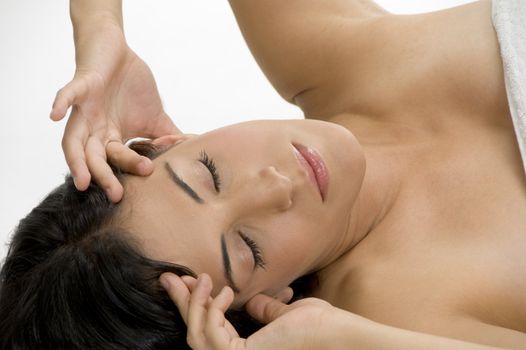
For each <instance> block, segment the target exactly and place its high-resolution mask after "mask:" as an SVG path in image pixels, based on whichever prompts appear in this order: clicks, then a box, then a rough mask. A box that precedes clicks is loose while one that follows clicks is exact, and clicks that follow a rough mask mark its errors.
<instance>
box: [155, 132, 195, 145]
mask: <svg viewBox="0 0 526 350" xmlns="http://www.w3.org/2000/svg"><path fill="white" fill-rule="evenodd" d="M195 136H197V135H195V134H183V133H181V134H175V135H165V136H161V137H158V138H156V139H153V140H152V144H153V145H156V146H171V145H176V144H178V143H181V142H183V141H186V140H188V139H190V138H192V137H195Z"/></svg>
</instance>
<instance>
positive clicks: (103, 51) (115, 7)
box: [70, 0, 129, 75]
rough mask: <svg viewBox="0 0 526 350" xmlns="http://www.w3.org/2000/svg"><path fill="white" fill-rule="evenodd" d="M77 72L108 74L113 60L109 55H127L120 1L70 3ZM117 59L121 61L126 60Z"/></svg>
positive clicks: (80, 1) (113, 66)
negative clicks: (94, 71)
mask: <svg viewBox="0 0 526 350" xmlns="http://www.w3.org/2000/svg"><path fill="white" fill-rule="evenodd" d="M70 16H71V22H72V24H73V33H74V39H75V62H76V64H77V71H85V70H97V71H99V73H101V74H102V75H105V74H110V72H111V71H112V69H114V68H115V64H120V63H122V62H118V61H117V60H115V59H113V60H112V59H109V58H108V55H109V53H116V52H117V53H118V52H128V51H129V50H128V46H127V43H126V38H125V36H124V31H123V19H122V1H121V0H70ZM125 57H126V56H125V55H122V56H120V59H123V58H125Z"/></svg>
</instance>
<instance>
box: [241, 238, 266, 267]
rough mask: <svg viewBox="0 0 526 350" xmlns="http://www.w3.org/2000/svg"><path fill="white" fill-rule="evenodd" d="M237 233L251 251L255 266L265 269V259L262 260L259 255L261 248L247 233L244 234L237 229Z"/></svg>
mask: <svg viewBox="0 0 526 350" xmlns="http://www.w3.org/2000/svg"><path fill="white" fill-rule="evenodd" d="M239 235H240V236H241V238H242V239H243V241H245V243H246V244H247V245H248V247H249V248H250V250H251V251H252V255H253V256H254V261H255V262H256V266H259V267H261V268H262V269H263V270H264V269H265V265H266V264H265V261H264V260H263V256H262V255H261V250H260V249H259V247H258V245H257V244H256V242H254V240H253V239H252V238H250V237H248V236H247V235H245V234H244V233H243V232H241V231H239Z"/></svg>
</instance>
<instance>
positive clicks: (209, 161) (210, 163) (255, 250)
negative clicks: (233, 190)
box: [199, 150, 266, 269]
mask: <svg viewBox="0 0 526 350" xmlns="http://www.w3.org/2000/svg"><path fill="white" fill-rule="evenodd" d="M199 161H200V162H201V163H203V164H204V165H205V166H206V167H207V168H208V170H209V171H210V174H211V175H212V179H213V180H214V187H215V189H216V191H217V192H219V191H220V190H221V179H220V178H219V174H218V172H217V168H216V164H215V162H214V159H213V158H211V157H209V156H208V153H206V151H205V150H202V151H201V153H200V155H199ZM239 235H240V236H241V238H242V239H243V241H245V243H246V244H247V245H248V247H249V248H250V250H251V251H252V255H253V256H254V261H255V262H256V266H259V267H261V268H262V269H265V265H266V264H265V261H264V260H263V256H262V254H261V250H260V249H259V247H258V245H257V243H256V242H254V240H253V239H252V238H250V237H248V236H247V235H245V234H244V233H243V232H241V231H239Z"/></svg>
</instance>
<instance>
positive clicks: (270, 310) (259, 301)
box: [246, 294, 288, 324]
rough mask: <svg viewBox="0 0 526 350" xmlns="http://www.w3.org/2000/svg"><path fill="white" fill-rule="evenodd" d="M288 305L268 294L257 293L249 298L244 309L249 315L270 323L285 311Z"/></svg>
mask: <svg viewBox="0 0 526 350" xmlns="http://www.w3.org/2000/svg"><path fill="white" fill-rule="evenodd" d="M287 309H288V305H287V304H284V303H282V302H281V301H279V300H276V299H274V298H271V297H269V296H268V295H264V294H258V295H256V296H254V297H253V298H252V299H250V300H249V301H248V303H247V305H246V310H247V311H248V313H249V314H250V316H252V317H254V318H255V319H256V320H258V321H259V322H262V323H265V324H267V323H270V322H272V321H274V320H275V319H277V318H278V317H280V316H281V315H283V314H284V313H286V312H287Z"/></svg>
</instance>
